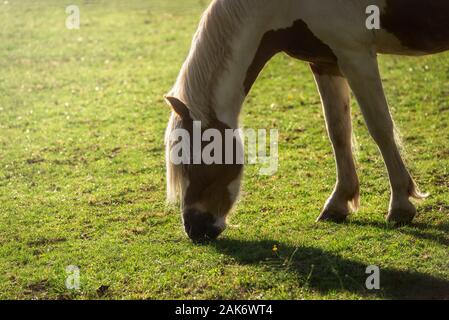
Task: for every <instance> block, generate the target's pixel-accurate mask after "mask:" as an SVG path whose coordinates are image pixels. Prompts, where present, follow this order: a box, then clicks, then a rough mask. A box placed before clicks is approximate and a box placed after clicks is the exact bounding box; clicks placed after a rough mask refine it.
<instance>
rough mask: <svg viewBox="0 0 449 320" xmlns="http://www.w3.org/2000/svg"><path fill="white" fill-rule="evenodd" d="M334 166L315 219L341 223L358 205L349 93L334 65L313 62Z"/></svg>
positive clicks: (345, 82) (357, 182) (357, 181)
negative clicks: (330, 189)
mask: <svg viewBox="0 0 449 320" xmlns="http://www.w3.org/2000/svg"><path fill="white" fill-rule="evenodd" d="M311 67H312V71H313V74H314V76H315V80H316V83H317V87H318V90H319V92H320V96H321V101H322V105H323V111H324V114H325V117H326V127H327V131H328V133H329V138H330V140H331V142H332V146H333V149H334V155H335V159H336V165H337V182H336V185H335V189H334V191H333V193H332V195H331V196H330V197H329V199H328V200H327V202H326V204H325V206H324V209H323V211H322V213H321V215H320V216H319V217H318V219H317V221H325V220H330V221H334V222H342V221H344V220H345V219H346V217H347V216H348V215H349V214H350V211H351V209H352V210H356V209H357V208H358V206H359V179H358V177H357V172H356V168H355V163H354V158H353V154H352V123H351V108H350V92H349V86H348V82H347V80H346V79H345V78H344V77H343V76H342V75H341V73H340V70H339V68H338V66H337V65H316V64H312V65H311Z"/></svg>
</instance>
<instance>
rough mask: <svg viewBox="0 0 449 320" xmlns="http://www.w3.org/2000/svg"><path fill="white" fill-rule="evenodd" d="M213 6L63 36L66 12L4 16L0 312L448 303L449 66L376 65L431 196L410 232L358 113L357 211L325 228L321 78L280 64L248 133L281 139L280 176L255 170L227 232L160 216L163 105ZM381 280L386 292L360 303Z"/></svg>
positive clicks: (163, 209) (114, 12) (119, 7)
mask: <svg viewBox="0 0 449 320" xmlns="http://www.w3.org/2000/svg"><path fill="white" fill-rule="evenodd" d="M207 3H208V1H206V0H205V1H198V0H195V1H194V0H183V1H181V0H170V1H162V0H150V1H137V0H133V1H76V0H75V1H71V2H70V4H77V5H79V7H80V10H81V28H80V29H79V30H68V29H66V27H65V20H66V17H67V14H66V13H65V8H66V6H67V5H68V4H67V3H66V2H64V1H39V2H37V1H18V0H9V1H8V2H7V1H1V2H0V21H2V27H1V28H0V298H2V299H17V298H21V299H67V298H75V299H95V298H103V299H128V298H137V299H171V298H174V299H180V298H189V299H190V298H193V299H202V298H207V299H209V298H213V299H218V298H230V299H268V298H270V299H346V298H348V299H364V298H372V299H391V298H446V299H449V250H448V245H449V188H448V187H449V148H448V145H449V133H448V132H449V127H448V124H449V85H448V84H449V54H447V53H446V54H441V55H436V56H432V57H422V58H403V57H382V58H381V68H382V72H383V77H384V81H385V87H386V91H387V94H388V97H389V100H390V104H391V106H392V113H393V114H394V116H395V120H396V122H397V124H398V126H399V128H400V130H401V133H402V138H403V140H404V142H405V153H406V158H407V161H408V164H409V166H410V168H411V171H412V173H413V175H414V177H415V178H416V180H417V182H418V184H419V185H420V187H421V189H423V190H425V191H427V192H430V194H431V196H430V198H429V199H427V200H425V201H423V202H421V203H418V204H417V205H418V210H419V212H420V215H419V217H417V219H416V222H415V223H414V224H413V225H412V226H407V227H402V228H393V227H391V226H389V225H387V224H386V223H385V222H384V216H385V214H386V211H387V207H388V200H389V185H388V179H387V174H386V170H385V168H384V165H383V162H382V159H381V157H380V155H379V152H378V150H377V148H376V146H375V145H374V143H373V142H372V140H371V139H370V137H369V136H368V133H367V129H366V127H365V125H364V122H363V119H362V117H361V114H360V110H359V108H358V106H357V105H356V104H355V103H354V104H353V105H354V111H353V114H354V126H355V135H356V137H357V140H358V153H357V161H358V168H359V175H360V179H361V191H362V196H361V200H362V207H361V210H360V211H359V212H358V213H356V214H355V215H353V216H352V217H351V219H350V220H349V222H348V223H345V224H342V225H336V224H331V223H325V224H317V223H315V222H314V221H315V218H316V217H317V216H318V214H319V211H320V209H321V207H322V206H323V203H324V201H325V200H326V199H327V197H328V196H329V194H330V192H331V191H332V188H333V185H334V179H335V178H334V172H335V169H334V158H333V155H332V149H331V146H330V143H329V142H328V139H327V135H326V131H325V127H324V122H323V115H322V112H321V108H320V104H319V97H318V94H317V92H316V89H315V84H314V82H313V78H312V75H311V73H310V72H309V70H308V66H307V65H306V64H304V63H301V62H298V61H294V60H291V59H289V58H288V57H286V56H283V55H279V56H277V57H276V58H275V59H274V60H273V61H272V62H271V63H270V64H269V66H268V67H267V68H266V69H265V70H264V72H263V74H262V75H261V78H260V79H259V81H258V82H257V83H256V86H255V87H254V89H253V91H252V93H251V96H250V98H249V99H248V101H247V102H246V104H245V107H244V114H243V117H242V122H243V123H244V124H245V126H247V127H252V128H268V129H270V128H273V129H279V130H280V141H279V148H280V150H279V152H280V154H279V156H280V168H279V171H278V172H277V174H276V175H275V176H273V177H263V176H260V175H258V169H259V168H258V167H257V166H249V167H247V169H246V172H245V179H244V187H243V192H242V196H241V200H240V202H239V204H238V206H237V207H236V209H235V210H234V212H233V214H232V216H231V218H230V224H231V226H230V227H229V229H228V230H227V231H226V232H225V233H224V234H223V235H222V236H221V237H220V238H219V240H218V241H216V242H214V243H210V244H204V245H194V244H192V243H191V242H190V241H189V240H188V239H187V237H186V236H185V234H184V231H183V228H182V225H181V218H180V215H179V212H178V210H177V208H168V207H167V206H166V205H165V190H164V189H165V178H164V174H165V168H164V147H163V132H164V129H165V126H166V122H167V120H168V117H169V112H170V111H169V108H168V107H167V106H166V105H165V103H164V101H163V99H162V96H163V94H164V93H166V92H167V91H168V90H169V89H170V87H171V85H172V84H173V82H174V80H175V78H176V75H177V73H178V71H179V68H180V66H181V64H182V62H183V60H184V58H185V56H186V54H187V51H188V49H189V44H190V39H191V37H192V34H193V32H194V31H195V29H196V25H197V22H198V18H199V15H200V13H201V12H202V10H203V9H204V7H205V6H206V5H207ZM274 246H277V248H278V251H277V252H275V251H273V247H274ZM69 265H75V266H78V267H79V268H80V275H81V287H80V290H78V291H76V290H75V291H71V290H68V289H66V286H65V280H66V277H67V273H66V270H65V268H66V267H67V266H69ZM369 265H377V266H379V267H380V269H381V287H382V289H381V290H379V291H368V290H367V289H366V288H365V280H366V277H367V276H368V275H366V274H365V269H366V267H367V266H369Z"/></svg>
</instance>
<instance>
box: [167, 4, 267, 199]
mask: <svg viewBox="0 0 449 320" xmlns="http://www.w3.org/2000/svg"><path fill="white" fill-rule="evenodd" d="M257 1H258V0H215V1H213V2H212V3H211V4H210V5H209V7H208V8H207V10H206V11H205V12H204V13H203V15H202V17H201V21H200V24H199V27H198V30H197V32H196V33H195V36H194V37H193V41H192V46H191V49H190V53H189V55H188V57H187V59H186V61H185V62H184V64H183V66H182V68H181V71H180V73H179V76H178V78H177V80H176V83H175V85H174V87H173V89H172V90H171V91H170V92H169V93H168V95H170V96H173V97H176V98H178V99H180V100H181V101H183V102H184V103H185V104H186V105H187V107H188V108H189V111H190V113H191V115H192V117H193V119H195V120H198V121H201V122H202V123H203V124H205V125H207V124H208V123H210V121H211V120H212V117H213V116H215V115H214V113H213V112H212V110H211V109H212V106H213V105H214V101H213V99H214V97H213V92H214V90H215V86H216V85H217V82H218V79H219V76H220V74H221V73H222V72H223V71H224V70H225V68H226V61H227V60H228V59H229V58H230V57H231V55H232V46H231V42H232V40H233V39H234V38H235V37H236V35H237V34H238V32H239V30H240V29H241V28H242V27H243V21H244V19H245V18H246V17H248V15H249V12H250V10H251V8H254V5H255V4H256V3H257ZM180 127H181V121H180V119H179V117H178V116H176V115H175V114H172V116H171V118H170V122H169V124H168V127H167V131H166V134H165V145H166V167H167V201H168V202H169V203H176V202H179V201H180V200H182V197H181V193H182V190H183V188H182V187H183V186H182V173H183V172H182V170H183V166H182V165H178V166H176V165H173V163H172V162H171V161H170V150H171V147H172V142H170V134H171V132H172V131H173V130H175V129H176V128H180Z"/></svg>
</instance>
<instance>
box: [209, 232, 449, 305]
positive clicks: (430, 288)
mask: <svg viewBox="0 0 449 320" xmlns="http://www.w3.org/2000/svg"><path fill="white" fill-rule="evenodd" d="M212 245H213V246H214V247H215V248H216V250H217V251H219V252H220V253H223V254H225V255H227V256H230V257H232V258H234V259H235V260H236V261H237V262H238V263H240V264H243V265H255V266H260V267H262V268H264V270H266V272H272V273H273V275H276V274H277V273H278V272H282V271H285V272H289V273H293V274H295V275H296V276H297V277H298V282H299V285H301V286H305V287H307V288H309V289H311V290H315V291H318V292H320V293H322V294H326V293H329V292H350V293H354V294H358V295H361V296H364V297H366V298H367V299H370V298H384V299H449V281H448V280H444V279H439V278H436V277H434V276H431V275H428V274H424V273H419V272H414V271H409V270H397V269H392V268H382V267H381V268H380V284H381V289H380V290H368V289H367V288H366V280H367V278H368V277H369V276H370V274H367V273H366V270H367V267H368V265H365V264H363V263H362V262H358V261H353V260H349V259H346V258H343V257H340V256H339V255H337V254H335V253H329V252H326V251H324V250H322V249H319V248H314V247H305V246H302V247H298V248H296V247H293V246H290V245H287V244H283V243H279V242H276V241H271V240H261V241H245V240H236V239H226V238H223V239H220V240H218V241H217V242H215V243H213V244H212ZM275 245H276V246H277V247H278V248H279V251H278V252H276V253H273V251H272V248H273V247H274V246H275Z"/></svg>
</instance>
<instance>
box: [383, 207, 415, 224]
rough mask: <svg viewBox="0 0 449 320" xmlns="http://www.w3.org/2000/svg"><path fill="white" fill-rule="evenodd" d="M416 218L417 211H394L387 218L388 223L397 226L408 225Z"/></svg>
mask: <svg viewBox="0 0 449 320" xmlns="http://www.w3.org/2000/svg"><path fill="white" fill-rule="evenodd" d="M415 216H416V209H414V210H404V209H392V210H391V211H390V213H389V214H388V216H387V222H390V223H393V224H394V225H396V226H403V225H408V224H411V223H412V222H413V219H414V218H415Z"/></svg>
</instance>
